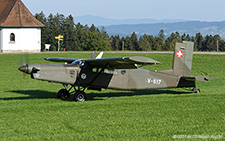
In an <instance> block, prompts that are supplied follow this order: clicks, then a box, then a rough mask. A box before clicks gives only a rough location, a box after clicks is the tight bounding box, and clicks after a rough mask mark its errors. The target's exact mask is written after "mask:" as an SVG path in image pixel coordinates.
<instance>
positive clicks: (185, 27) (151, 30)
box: [105, 21, 225, 39]
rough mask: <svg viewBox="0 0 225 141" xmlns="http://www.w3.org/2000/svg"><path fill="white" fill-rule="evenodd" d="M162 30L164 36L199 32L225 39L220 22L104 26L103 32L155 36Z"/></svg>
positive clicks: (224, 24)
mask: <svg viewBox="0 0 225 141" xmlns="http://www.w3.org/2000/svg"><path fill="white" fill-rule="evenodd" d="M161 29H163V30H164V32H165V34H166V36H169V35H170V34H171V33H172V32H176V31H178V32H179V33H180V35H182V34H183V33H186V34H189V35H191V36H195V35H196V33H198V32H200V33H201V34H202V35H204V36H205V35H207V34H208V35H216V34H219V35H220V36H221V37H222V38H224V39H225V21H222V22H200V21H186V22H175V23H154V24H133V25H131V24H124V25H111V26H105V30H106V31H107V32H108V34H109V35H117V34H119V35H120V36H130V35H131V34H132V33H133V32H136V34H137V35H138V36H141V35H143V34H145V33H146V34H147V35H157V34H158V33H159V31H160V30H161Z"/></svg>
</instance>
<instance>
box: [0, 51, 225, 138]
mask: <svg viewBox="0 0 225 141" xmlns="http://www.w3.org/2000/svg"><path fill="white" fill-rule="evenodd" d="M90 55H91V53H85V52H82V53H77V52H76V53H60V54H58V53H49V54H48V53H44V54H28V55H25V58H29V61H28V63H49V62H46V61H44V60H43V58H45V57H69V58H88V57H89V56H90ZM137 55H138V56H146V57H150V58H152V59H154V60H157V61H159V62H161V63H162V64H160V65H153V66H145V67H144V68H146V69H152V70H163V69H171V67H172V60H173V54H148V53H140V54H136V53H135V54H132V53H129V54H126V53H124V54H123V53H119V54H117V53H106V54H104V55H103V57H104V58H106V57H120V56H137ZM22 58H23V55H20V54H0V139H1V140H40V139H41V140H52V139H54V140H69V139H70V140H71V139H73V140H103V139H108V140H109V139H113V140H151V139H157V140H171V139H174V138H185V139H187V138H203V137H205V138H207V139H213V138H218V139H221V140H222V139H224V138H225V137H224V136H225V135H224V127H225V110H224V107H225V102H224V101H225V95H224V94H225V92H224V90H225V79H224V78H225V77H224V76H225V72H224V71H225V56H224V55H202V54H201V55H200V54H194V60H193V68H192V75H193V76H198V75H207V76H209V77H212V78H215V79H216V80H212V81H209V82H197V87H198V88H200V90H201V93H200V94H195V93H192V92H190V91H189V90H185V89H161V90H146V91H115V90H103V91H102V92H98V91H86V92H87V94H88V98H89V101H85V102H74V101H70V100H68V101H63V100H60V99H56V92H57V91H58V90H59V89H61V88H62V86H61V85H59V84H54V83H52V84H51V83H48V82H43V81H38V80H33V79H30V76H29V75H24V74H23V73H22V72H19V71H18V70H17V68H18V67H19V66H21V65H22Z"/></svg>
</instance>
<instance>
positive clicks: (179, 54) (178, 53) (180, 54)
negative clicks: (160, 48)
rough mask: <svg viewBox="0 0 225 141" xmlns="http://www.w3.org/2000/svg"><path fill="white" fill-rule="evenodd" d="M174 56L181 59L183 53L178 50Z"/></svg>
mask: <svg viewBox="0 0 225 141" xmlns="http://www.w3.org/2000/svg"><path fill="white" fill-rule="evenodd" d="M176 55H177V57H178V58H181V57H183V55H184V53H183V51H181V50H178V51H177V53H176Z"/></svg>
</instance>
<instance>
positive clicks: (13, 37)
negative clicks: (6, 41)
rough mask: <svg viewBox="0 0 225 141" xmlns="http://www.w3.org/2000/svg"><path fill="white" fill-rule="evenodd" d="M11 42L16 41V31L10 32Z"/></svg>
mask: <svg viewBox="0 0 225 141" xmlns="http://www.w3.org/2000/svg"><path fill="white" fill-rule="evenodd" d="M10 42H15V34H14V33H11V34H10Z"/></svg>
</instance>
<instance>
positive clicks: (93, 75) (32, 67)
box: [18, 41, 210, 101]
mask: <svg viewBox="0 0 225 141" xmlns="http://www.w3.org/2000/svg"><path fill="white" fill-rule="evenodd" d="M193 46H194V43H193V42H186V41H184V42H183V43H176V45H175V51H174V58H173V67H172V69H171V70H162V71H152V70H147V69H142V68H141V67H142V66H144V65H153V64H160V62H158V61H156V60H153V59H150V58H147V57H141V56H131V57H117V58H102V55H103V52H101V53H100V54H99V55H98V56H97V57H96V58H94V56H95V53H93V54H92V55H91V56H90V58H89V59H79V58H52V57H48V58H45V60H47V61H53V62H64V63H61V64H26V65H24V66H21V67H19V68H18V69H19V70H20V71H22V72H24V73H27V74H30V75H31V78H33V79H38V80H43V81H48V82H56V83H61V84H62V85H63V86H64V87H65V88H64V89H61V90H59V91H58V93H57V98H61V99H65V98H68V97H70V95H71V94H74V100H75V101H85V100H87V96H86V94H85V92H84V91H85V90H86V89H91V90H99V91H101V89H115V90H145V89H161V88H187V87H191V88H193V91H194V92H195V93H199V92H200V90H199V89H198V88H196V85H195V81H196V80H200V81H208V80H209V79H210V78H209V77H207V76H197V77H194V76H190V74H191V67H192V57H193ZM69 86H70V88H69ZM72 89H74V91H72V92H71V90H72Z"/></svg>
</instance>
